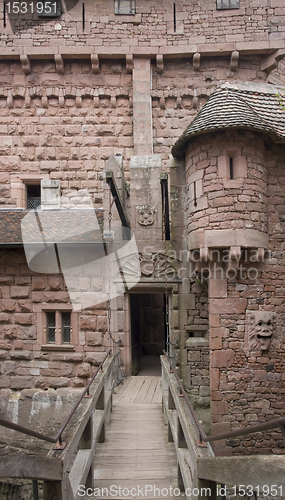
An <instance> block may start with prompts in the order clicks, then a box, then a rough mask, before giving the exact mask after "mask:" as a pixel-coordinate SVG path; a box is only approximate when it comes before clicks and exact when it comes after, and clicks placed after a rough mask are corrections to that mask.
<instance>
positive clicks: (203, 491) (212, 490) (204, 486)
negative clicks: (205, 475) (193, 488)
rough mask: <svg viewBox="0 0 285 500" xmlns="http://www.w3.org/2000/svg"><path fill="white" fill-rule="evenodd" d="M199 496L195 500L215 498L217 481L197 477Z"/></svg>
mask: <svg viewBox="0 0 285 500" xmlns="http://www.w3.org/2000/svg"><path fill="white" fill-rule="evenodd" d="M198 489H199V496H198V498H197V500H206V499H207V498H208V499H209V500H216V498H217V483H215V481H207V480H206V479H198Z"/></svg>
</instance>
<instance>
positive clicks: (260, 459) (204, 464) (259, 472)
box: [161, 355, 285, 500]
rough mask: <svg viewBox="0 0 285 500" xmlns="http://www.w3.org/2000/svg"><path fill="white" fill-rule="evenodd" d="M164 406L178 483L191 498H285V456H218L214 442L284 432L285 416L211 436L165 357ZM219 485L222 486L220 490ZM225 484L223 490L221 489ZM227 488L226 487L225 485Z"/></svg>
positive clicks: (163, 360)
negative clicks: (267, 431) (173, 449)
mask: <svg viewBox="0 0 285 500" xmlns="http://www.w3.org/2000/svg"><path fill="white" fill-rule="evenodd" d="M161 364H162V403H163V410H164V415H165V420H166V423H167V424H168V436H169V441H173V442H174V444H175V448H176V453H177V461H178V485H179V488H180V490H181V491H184V492H185V497H186V498H187V500H190V499H193V498H194V497H197V499H198V500H202V499H203V500H205V499H206V498H209V499H211V500H214V499H215V498H216V496H217V493H218V494H219V496H220V497H225V496H226V493H229V490H227V487H231V488H232V492H231V493H233V494H234V495H236V496H238V495H239V494H240V496H241V497H242V496H245V495H246V493H248V494H249V496H251V495H253V494H254V495H256V496H262V497H267V496H270V497H275V498H280V497H285V483H284V477H285V455H281V456H280V455H273V454H272V455H251V456H230V457H228V456H226V457H215V456H214V452H213V450H212V448H211V446H210V444H209V441H214V440H216V439H223V438H225V437H228V435H231V434H233V435H243V434H248V433H254V432H257V431H258V432H260V431H261V430H266V429H271V428H278V427H280V430H281V431H282V433H284V423H285V422H284V420H285V419H284V418H279V419H275V420H272V421H270V422H267V423H262V424H259V425H258V426H257V425H255V426H251V427H246V428H245V429H239V430H235V431H233V432H232V433H227V434H221V435H217V436H210V437H208V436H206V434H205V431H204V429H203V427H202V426H201V424H200V422H199V420H198V418H197V415H196V414H195V411H194V409H193V407H192V405H191V403H190V401H189V399H188V397H187V394H186V392H185V390H184V388H183V385H182V383H181V381H180V379H179V377H178V375H177V373H176V371H175V369H174V367H173V366H172V365H171V362H170V360H169V358H168V356H167V355H165V356H161ZM218 485H219V487H217V486H218ZM221 485H222V486H223V489H222V490H221ZM225 485H226V486H225Z"/></svg>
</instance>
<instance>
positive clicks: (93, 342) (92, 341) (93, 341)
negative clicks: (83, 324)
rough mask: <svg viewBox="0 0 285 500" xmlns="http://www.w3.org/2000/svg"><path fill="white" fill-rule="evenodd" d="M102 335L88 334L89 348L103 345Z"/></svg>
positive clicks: (96, 333) (97, 333) (98, 333)
mask: <svg viewBox="0 0 285 500" xmlns="http://www.w3.org/2000/svg"><path fill="white" fill-rule="evenodd" d="M102 340H103V338H102V333H101V332H86V343H87V345H89V346H93V347H95V346H97V345H102Z"/></svg>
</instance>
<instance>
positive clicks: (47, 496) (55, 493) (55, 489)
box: [44, 481, 63, 500]
mask: <svg viewBox="0 0 285 500" xmlns="http://www.w3.org/2000/svg"><path fill="white" fill-rule="evenodd" d="M61 484H62V483H61V481H44V500H63V498H62V488H61Z"/></svg>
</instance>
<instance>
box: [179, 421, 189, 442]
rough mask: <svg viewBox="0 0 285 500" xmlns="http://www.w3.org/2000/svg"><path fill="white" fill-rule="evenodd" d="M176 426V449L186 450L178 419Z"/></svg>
mask: <svg viewBox="0 0 285 500" xmlns="http://www.w3.org/2000/svg"><path fill="white" fill-rule="evenodd" d="M177 425H178V428H177V442H178V448H188V447H187V443H186V439H185V436H184V432H183V429H182V426H181V423H180V420H179V418H178V420H177Z"/></svg>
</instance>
